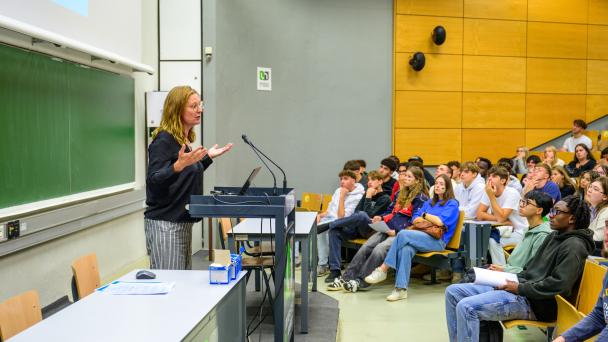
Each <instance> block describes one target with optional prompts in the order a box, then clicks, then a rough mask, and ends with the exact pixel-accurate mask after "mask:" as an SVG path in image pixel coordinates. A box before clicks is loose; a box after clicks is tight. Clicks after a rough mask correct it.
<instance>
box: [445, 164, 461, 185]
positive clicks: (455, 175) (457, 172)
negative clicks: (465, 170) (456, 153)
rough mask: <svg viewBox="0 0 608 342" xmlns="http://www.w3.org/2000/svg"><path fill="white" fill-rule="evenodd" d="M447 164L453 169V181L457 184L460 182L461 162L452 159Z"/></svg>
mask: <svg viewBox="0 0 608 342" xmlns="http://www.w3.org/2000/svg"><path fill="white" fill-rule="evenodd" d="M447 165H448V167H449V168H450V169H451V170H452V181H454V182H455V183H456V184H460V168H461V166H460V162H459V161H457V160H450V161H449V162H448V163H447Z"/></svg>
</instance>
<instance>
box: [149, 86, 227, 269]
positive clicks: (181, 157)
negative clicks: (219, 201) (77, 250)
mask: <svg viewBox="0 0 608 342" xmlns="http://www.w3.org/2000/svg"><path fill="white" fill-rule="evenodd" d="M202 114H203V106H202V103H201V98H200V96H199V94H198V93H197V92H196V91H195V90H194V89H192V88H191V87H189V86H180V87H175V88H173V89H171V91H169V93H168V94H167V98H166V99H165V103H164V106H163V116H162V119H161V122H160V127H158V128H157V129H156V130H155V131H154V132H153V133H152V139H153V140H152V143H151V144H150V146H149V147H148V173H147V177H146V204H147V205H148V208H147V209H146V211H145V213H144V216H145V220H144V228H145V233H146V247H147V249H148V253H149V254H150V268H152V269H170V270H189V269H191V268H192V255H191V254H192V253H191V245H192V225H193V224H194V222H196V221H199V220H200V219H196V218H192V217H190V214H189V213H188V212H187V211H186V209H185V205H186V204H187V203H188V202H189V201H190V195H198V194H201V193H202V188H201V180H202V175H203V171H204V170H205V169H207V168H208V167H209V165H211V163H212V162H213V158H215V157H219V156H221V155H222V154H224V153H226V152H228V151H229V150H230V149H231V148H232V144H227V145H226V146H224V147H222V148H218V147H217V145H214V146H213V147H211V148H209V149H206V148H204V147H202V146H199V147H197V148H192V147H191V146H190V144H191V143H192V142H194V139H195V135H194V126H196V125H199V124H200V123H201V117H202Z"/></svg>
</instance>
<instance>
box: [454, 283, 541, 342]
mask: <svg viewBox="0 0 608 342" xmlns="http://www.w3.org/2000/svg"><path fill="white" fill-rule="evenodd" d="M445 315H446V320H447V322H448V333H449V335H450V341H459V342H460V341H467V342H468V341H479V321H503V320H510V319H527V320H535V319H536V317H535V316H534V312H532V308H531V307H530V302H528V299H526V297H522V296H518V295H516V294H513V293H511V292H507V291H502V290H495V289H494V288H493V287H491V286H484V285H475V284H453V285H450V286H448V287H447V289H446V290H445Z"/></svg>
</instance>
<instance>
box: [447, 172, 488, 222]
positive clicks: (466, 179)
mask: <svg viewBox="0 0 608 342" xmlns="http://www.w3.org/2000/svg"><path fill="white" fill-rule="evenodd" d="M460 180H461V182H460V184H458V185H456V187H455V188H454V195H455V196H456V199H457V200H458V203H459V207H460V210H462V211H464V217H466V218H469V219H470V218H474V217H476V216H477V208H479V203H480V202H481V198H482V197H483V194H484V192H485V182H484V180H483V178H482V177H481V175H480V174H479V167H477V164H475V163H473V162H465V163H464V164H462V169H461V171H460Z"/></svg>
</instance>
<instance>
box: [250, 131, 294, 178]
mask: <svg viewBox="0 0 608 342" xmlns="http://www.w3.org/2000/svg"><path fill="white" fill-rule="evenodd" d="M241 138H243V140H244V141H245V142H246V143H248V144H249V146H251V147H252V148H253V149H255V150H257V151H258V152H260V153H261V154H262V155H263V156H264V157H265V158H266V159H268V161H270V162H271V163H272V164H273V165H274V166H276V167H277V169H279V171H281V173H282V174H283V190H286V189H287V176H286V175H285V171H284V170H283V168H281V167H280V166H279V165H278V164H277V163H275V162H274V161H273V160H272V159H270V158H269V157H268V156H267V155H265V154H264V152H262V151H260V149H259V148H257V147H256V146H255V145H254V144H253V143H252V142H251V141H250V140H249V139H247V136H246V135H245V134H243V135H242V136H241Z"/></svg>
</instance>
